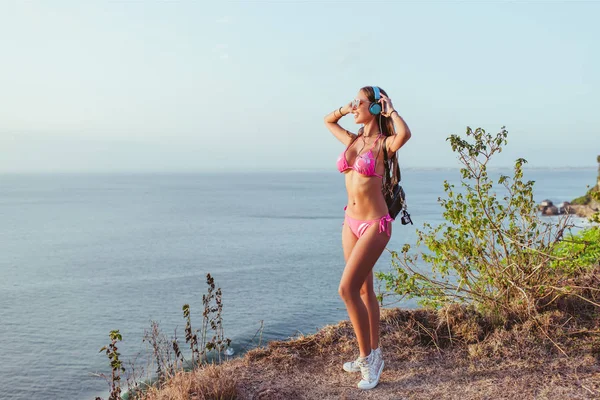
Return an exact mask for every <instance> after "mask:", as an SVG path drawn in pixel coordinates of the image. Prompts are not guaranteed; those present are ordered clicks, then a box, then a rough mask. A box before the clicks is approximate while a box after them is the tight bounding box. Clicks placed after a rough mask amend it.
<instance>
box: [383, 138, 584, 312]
mask: <svg viewBox="0 0 600 400" xmlns="http://www.w3.org/2000/svg"><path fill="white" fill-rule="evenodd" d="M507 135H508V132H507V131H506V130H505V129H504V127H503V128H502V130H501V132H499V133H498V134H497V135H496V136H495V137H494V136H492V135H490V134H486V133H485V131H484V130H483V129H481V128H478V129H476V130H474V131H473V130H471V128H467V131H466V136H467V138H466V139H463V138H461V137H460V136H457V135H452V136H450V137H449V138H448V140H449V141H450V144H451V146H452V150H453V151H455V152H456V153H457V154H458V158H459V160H460V162H461V163H462V165H463V168H461V170H460V173H461V177H462V178H461V186H462V193H460V192H459V193H457V192H456V191H455V186H454V185H451V184H450V183H448V182H447V181H445V182H444V190H445V192H446V198H443V199H442V198H439V199H438V202H439V203H440V204H441V206H442V207H443V209H444V212H443V216H444V219H445V222H444V223H443V224H441V225H439V226H436V227H434V226H431V225H430V224H427V223H426V224H424V227H423V230H417V236H418V240H417V246H421V245H425V247H426V248H427V251H425V252H422V253H420V254H418V253H417V254H415V253H413V252H411V251H410V246H409V245H404V247H403V249H402V251H401V252H400V253H398V252H392V265H393V271H392V272H390V273H377V277H378V278H379V279H381V280H383V281H384V282H385V284H386V288H387V290H392V291H394V292H395V293H396V294H399V295H401V296H407V297H409V298H411V297H417V298H419V302H420V303H421V304H422V305H425V306H431V307H436V308H439V307H442V306H445V305H448V304H450V303H456V302H459V303H468V304H472V305H473V306H475V307H476V308H477V309H478V310H479V311H480V312H482V313H483V314H484V315H487V316H489V317H491V320H492V321H495V322H497V323H506V322H508V321H510V320H514V319H515V318H517V319H521V320H524V319H528V318H530V317H531V316H532V315H534V314H536V313H537V312H538V311H539V307H540V306H541V305H542V304H548V302H547V299H548V297H549V296H550V297H551V298H558V297H560V296H564V295H567V294H568V293H570V290H571V289H572V288H568V287H563V286H561V282H564V281H565V279H567V278H569V276H568V273H569V271H571V270H568V269H563V268H552V267H551V264H552V262H554V261H558V256H557V255H556V254H555V253H556V252H557V251H558V252H559V251H560V250H557V246H558V245H559V244H560V239H561V238H562V235H563V232H564V231H565V230H566V229H568V228H570V227H571V226H572V225H571V224H570V222H569V221H570V217H569V216H561V217H559V219H558V220H550V219H542V218H541V217H540V215H539V213H538V211H537V207H536V203H535V202H534V200H533V182H532V181H527V182H525V181H523V170H522V166H523V164H524V163H526V161H525V160H524V159H518V160H516V162H515V166H514V174H513V176H512V177H509V176H505V175H501V176H500V178H499V179H498V180H497V182H494V181H492V179H490V177H489V176H488V173H487V166H488V163H489V161H490V159H491V158H492V156H493V155H494V154H496V153H499V152H501V151H502V146H503V145H505V144H506V143H507V142H506V137H507ZM495 185H496V186H495ZM500 189H502V190H501V191H502V192H503V194H500V193H497V192H499V191H500ZM500 196H502V197H500ZM420 260H422V261H424V262H425V264H426V265H428V266H430V267H431V271H427V272H425V271H423V270H422V269H421V268H419V266H418V263H419V262H420ZM562 261H565V262H566V260H562ZM582 262H583V261H582ZM544 299H545V301H543V300H544Z"/></svg>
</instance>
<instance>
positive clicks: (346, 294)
mask: <svg viewBox="0 0 600 400" xmlns="http://www.w3.org/2000/svg"><path fill="white" fill-rule="evenodd" d="M356 292H358V290H357V289H354V288H352V287H351V286H350V285H347V284H343V283H342V284H340V287H339V288H338V293H339V294H340V297H341V298H342V299H343V300H350V299H351V298H352V295H353V294H354V293H356Z"/></svg>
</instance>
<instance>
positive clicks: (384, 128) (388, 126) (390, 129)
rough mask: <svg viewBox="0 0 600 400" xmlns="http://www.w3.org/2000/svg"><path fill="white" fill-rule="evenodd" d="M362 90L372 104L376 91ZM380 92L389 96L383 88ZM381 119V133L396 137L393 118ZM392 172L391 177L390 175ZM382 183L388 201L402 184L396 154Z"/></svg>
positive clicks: (390, 159)
mask: <svg viewBox="0 0 600 400" xmlns="http://www.w3.org/2000/svg"><path fill="white" fill-rule="evenodd" d="M360 90H361V91H363V92H364V93H365V94H366V95H367V98H368V99H369V101H370V102H374V101H375V91H374V90H373V87H372V86H365V87H363V88H361V89H360ZM379 91H380V92H381V93H383V94H384V95H386V96H387V95H388V94H387V93H386V91H385V90H383V89H382V88H379ZM376 118H377V117H376ZM380 118H381V119H379V129H380V130H381V133H382V134H383V135H384V136H386V137H387V136H392V135H395V134H396V130H395V129H394V121H392V118H391V117H384V116H383V115H380ZM360 133H362V130H361V132H359V134H360ZM383 151H386V149H385V148H384V149H383ZM390 171H391V176H390V173H389V172H390ZM382 181H383V182H382V190H383V194H384V196H386V199H387V197H388V196H389V195H391V193H392V192H393V188H394V186H396V184H397V183H398V182H400V167H399V166H398V157H397V156H396V153H394V154H393V155H392V156H391V157H388V163H387V164H386V165H385V173H384V174H383V180H382Z"/></svg>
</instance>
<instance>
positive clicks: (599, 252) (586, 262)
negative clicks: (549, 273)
mask: <svg viewBox="0 0 600 400" xmlns="http://www.w3.org/2000/svg"><path fill="white" fill-rule="evenodd" d="M554 255H555V256H557V257H558V258H559V260H557V261H554V262H553V263H552V267H553V268H560V269H563V270H567V271H568V272H570V273H578V272H581V271H580V270H590V269H591V268H593V267H594V266H596V265H598V264H599V263H600V228H599V227H597V226H593V227H591V228H587V229H584V230H582V231H580V232H578V233H577V234H575V235H568V236H566V237H565V238H564V239H563V240H562V241H561V242H560V243H559V244H558V245H557V246H556V248H555V249H554Z"/></svg>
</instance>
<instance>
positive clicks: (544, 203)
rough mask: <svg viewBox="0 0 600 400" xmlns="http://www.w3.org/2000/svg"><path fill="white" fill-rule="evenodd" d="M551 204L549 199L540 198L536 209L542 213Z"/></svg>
mask: <svg viewBox="0 0 600 400" xmlns="http://www.w3.org/2000/svg"><path fill="white" fill-rule="evenodd" d="M551 205H552V202H551V201H550V200H542V202H541V203H540V204H539V205H538V210H540V211H541V212H542V213H543V212H544V210H545V209H546V207H550V206H551Z"/></svg>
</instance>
